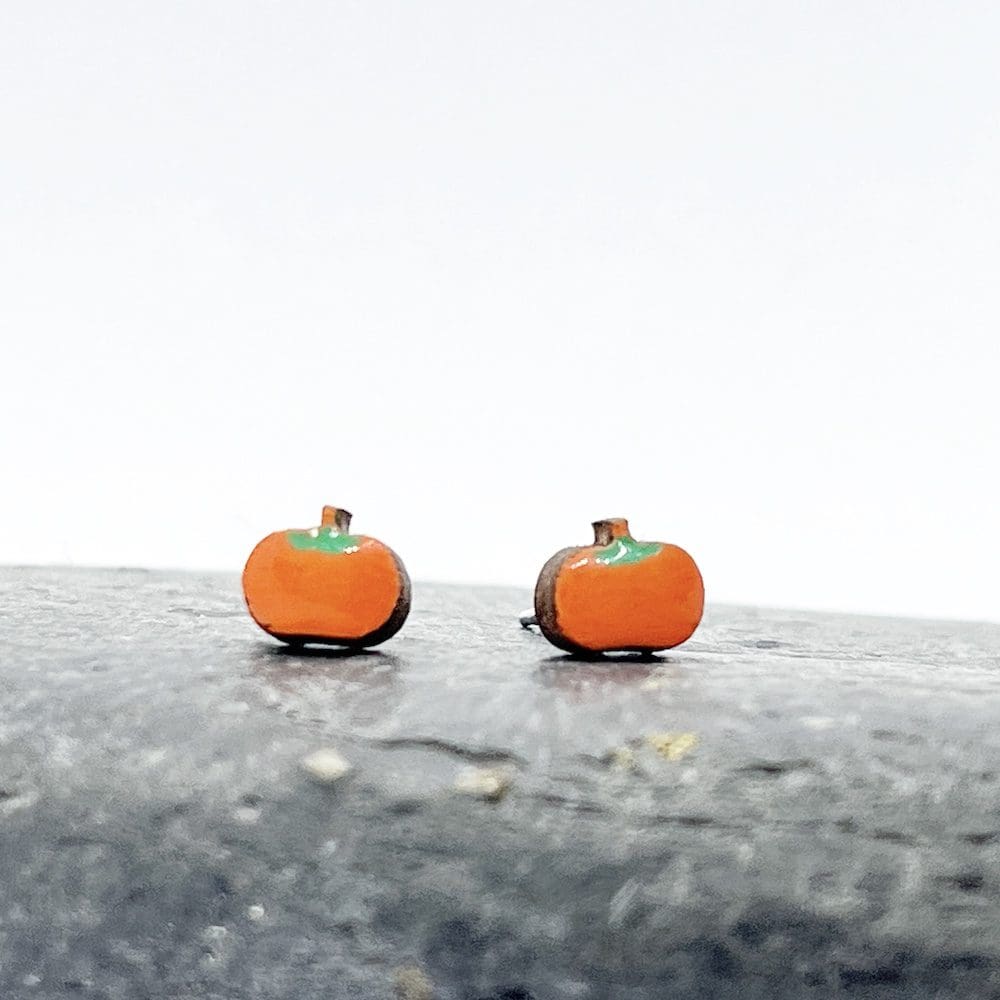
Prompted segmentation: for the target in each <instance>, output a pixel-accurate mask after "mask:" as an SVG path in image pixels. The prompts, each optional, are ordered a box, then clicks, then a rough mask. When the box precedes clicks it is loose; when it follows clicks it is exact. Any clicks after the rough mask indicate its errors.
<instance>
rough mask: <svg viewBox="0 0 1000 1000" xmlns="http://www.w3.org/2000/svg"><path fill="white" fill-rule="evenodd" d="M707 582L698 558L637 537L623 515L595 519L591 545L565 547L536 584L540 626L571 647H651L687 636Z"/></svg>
mask: <svg viewBox="0 0 1000 1000" xmlns="http://www.w3.org/2000/svg"><path fill="white" fill-rule="evenodd" d="M704 606H705V587H704V584H703V582H702V579H701V573H700V572H699V571H698V567H697V566H696V565H695V561H694V560H693V559H692V558H691V556H689V555H688V554H687V552H685V551H684V550H683V549H682V548H679V547H678V546H676V545H668V544H666V543H664V542H637V541H636V540H635V539H634V538H633V537H632V535H631V534H630V533H629V529H628V521H626V520H625V519H624V518H621V517H616V518H609V519H607V520H604V521H595V522H594V544H593V545H585V546H579V547H575V548H568V549H562V550H561V551H559V552H557V553H556V554H555V555H554V556H553V557H552V558H551V559H550V560H549V561H548V562H547V563H546V564H545V565H544V566H543V567H542V571H541V573H540V574H539V577H538V583H537V584H536V585H535V615H534V617H533V618H532V617H526V618H522V619H521V624H522V625H524V626H525V627H527V626H528V625H538V627H539V628H540V629H541V630H542V634H543V635H544V636H545V638H546V639H548V640H549V642H551V643H552V644H553V645H555V646H558V647H559V648H560V649H563V650H565V651H566V652H568V653H576V654H578V655H593V654H597V653H610V652H637V653H655V652H657V651H658V650H662V649H670V648H671V647H672V646H677V645H680V643H682V642H684V641H685V640H686V639H689V638H690V637H691V636H692V634H693V633H694V630H695V629H696V628H697V627H698V623H699V622H700V621H701V616H702V611H703V610H704Z"/></svg>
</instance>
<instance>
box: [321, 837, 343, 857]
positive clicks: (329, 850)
mask: <svg viewBox="0 0 1000 1000" xmlns="http://www.w3.org/2000/svg"><path fill="white" fill-rule="evenodd" d="M339 846H340V845H339V844H338V843H337V841H335V840H324V841H323V853H324V854H336V853H337V848H338V847H339Z"/></svg>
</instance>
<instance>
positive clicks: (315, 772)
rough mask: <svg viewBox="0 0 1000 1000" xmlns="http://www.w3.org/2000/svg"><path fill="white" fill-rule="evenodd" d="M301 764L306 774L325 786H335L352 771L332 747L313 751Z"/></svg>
mask: <svg viewBox="0 0 1000 1000" xmlns="http://www.w3.org/2000/svg"><path fill="white" fill-rule="evenodd" d="M300 763H301V766H302V770H303V771H305V772H306V774H308V775H309V776H310V777H311V778H312V779H313V780H314V781H318V782H319V783H320V784H323V785H332V784H334V783H335V782H337V781H339V780H340V779H341V778H343V777H344V775H345V774H347V773H348V772H349V771H350V770H351V765H350V764H349V763H348V762H347V761H346V760H344V758H343V757H341V756H340V754H339V753H337V751H336V750H334V749H332V748H330V747H323V748H322V749H320V750H315V751H313V753H311V754H309V755H308V756H307V757H303V758H302V760H301V762H300Z"/></svg>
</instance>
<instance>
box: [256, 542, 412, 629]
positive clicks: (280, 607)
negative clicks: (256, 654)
mask: <svg viewBox="0 0 1000 1000" xmlns="http://www.w3.org/2000/svg"><path fill="white" fill-rule="evenodd" d="M357 538H358V542H359V547H358V550H357V551H356V552H340V553H330V552H321V551H313V550H302V549H296V548H294V547H293V546H292V545H291V544H290V543H289V541H288V539H287V535H286V532H284V531H276V532H275V533H274V534H273V535H268V536H267V538H265V539H264V540H263V541H262V542H261V543H260V544H259V545H258V546H257V547H256V548H255V549H254V550H253V552H251V553H250V558H249V559H248V560H247V564H246V568H245V569H244V570H243V593H244V596H245V597H246V602H247V607H248V608H249V609H250V614H251V615H252V617H253V619H254V621H255V622H257V624H258V625H259V626H260V627H261V628H262V629H264V631H265V632H270V633H271V634H272V635H278V636H313V637H316V638H327V639H359V638H361V637H362V636H365V635H368V633H370V632H374V631H375V630H376V629H378V628H380V627H381V626H382V625H384V624H385V623H386V621H388V619H389V616H390V615H391V614H392V612H393V609H394V608H395V606H396V602H397V601H398V600H399V596H400V591H401V588H402V581H401V579H400V575H399V570H398V569H397V568H396V562H395V560H394V559H393V556H392V553H391V552H390V550H389V549H388V548H386V546H385V545H383V544H382V543H381V542H380V541H378V540H377V539H374V538H368V537H367V536H365V535H359V536H357Z"/></svg>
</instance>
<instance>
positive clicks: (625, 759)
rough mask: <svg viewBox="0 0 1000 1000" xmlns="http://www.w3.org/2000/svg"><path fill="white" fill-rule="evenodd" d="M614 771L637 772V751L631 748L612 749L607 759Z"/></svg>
mask: <svg viewBox="0 0 1000 1000" xmlns="http://www.w3.org/2000/svg"><path fill="white" fill-rule="evenodd" d="M605 760H607V762H608V764H609V765H610V766H611V768H612V770H615V771H634V770H636V767H637V765H636V760H635V751H634V750H633V749H632V748H631V747H612V748H611V749H610V750H609V751H608V753H607V756H606V757H605Z"/></svg>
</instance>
